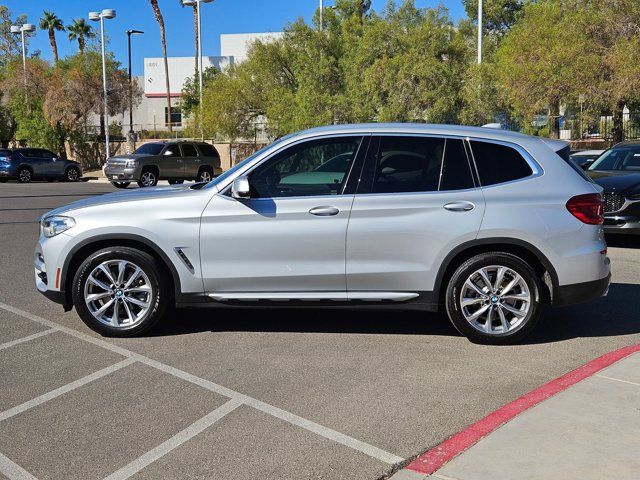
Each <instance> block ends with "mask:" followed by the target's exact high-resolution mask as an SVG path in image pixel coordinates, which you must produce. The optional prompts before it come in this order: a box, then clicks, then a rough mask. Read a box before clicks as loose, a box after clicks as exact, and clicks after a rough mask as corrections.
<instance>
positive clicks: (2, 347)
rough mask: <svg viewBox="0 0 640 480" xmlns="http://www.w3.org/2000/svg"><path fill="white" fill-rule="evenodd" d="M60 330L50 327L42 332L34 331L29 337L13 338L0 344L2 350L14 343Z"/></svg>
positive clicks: (17, 343)
mask: <svg viewBox="0 0 640 480" xmlns="http://www.w3.org/2000/svg"><path fill="white" fill-rule="evenodd" d="M57 331H58V330H57V329H55V328H50V329H49V330H44V331H42V332H38V333H34V334H33V335H29V336H27V337H22V338H18V339H17V340H12V341H10V342H7V343H3V344H2V345H0V350H4V349H5V348H9V347H13V346H14V345H20V344H21V343H24V342H28V341H30V340H35V339H36V338H40V337H44V336H45V335H49V334H50V333H53V332H57Z"/></svg>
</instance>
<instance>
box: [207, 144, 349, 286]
mask: <svg viewBox="0 0 640 480" xmlns="http://www.w3.org/2000/svg"><path fill="white" fill-rule="evenodd" d="M361 143H362V136H353V135H352V136H338V137H329V138H321V139H315V140H309V141H303V142H300V143H298V144H295V145H293V146H290V147H288V148H286V149H284V150H283V151H281V152H278V153H276V154H274V155H273V156H272V157H270V158H269V159H267V160H266V161H264V162H262V163H261V164H260V165H257V166H256V167H255V168H254V169H253V170H252V171H251V172H250V174H249V175H248V177H249V182H250V185H251V191H252V194H251V195H252V198H251V199H247V200H237V199H234V198H231V197H230V196H228V192H225V194H220V195H217V196H216V197H214V199H213V200H212V201H211V203H210V204H209V205H208V206H207V208H206V209H205V211H204V213H203V216H202V228H201V236H200V249H201V252H202V256H201V257H202V271H203V277H204V283H205V285H204V287H205V291H206V292H209V293H224V292H280V293H282V292H341V296H342V298H344V296H345V295H346V277H345V248H346V247H345V244H346V235H347V224H348V221H349V212H350V209H351V204H352V202H353V194H350V195H346V194H343V190H344V188H345V185H346V184H347V181H348V176H349V173H348V172H349V171H350V169H351V168H350V167H351V166H352V165H353V164H354V162H355V161H356V160H355V159H356V158H360V157H358V151H359V147H360V144H361ZM343 156H347V158H346V160H345V159H344V158H343ZM336 158H337V159H338V160H336Z"/></svg>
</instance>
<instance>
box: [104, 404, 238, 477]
mask: <svg viewBox="0 0 640 480" xmlns="http://www.w3.org/2000/svg"><path fill="white" fill-rule="evenodd" d="M241 405H243V402H242V401H240V400H238V399H236V398H232V399H231V400H229V401H228V402H227V403H225V404H223V405H221V406H220V407H218V408H216V409H215V410H214V411H212V412H211V413H209V414H207V415H205V416H204V417H202V418H201V419H200V420H197V421H195V422H194V423H192V424H191V425H189V426H188V427H187V428H185V429H184V430H182V431H181V432H178V433H177V434H175V435H174V436H173V437H171V438H170V439H168V440H167V441H165V442H162V443H161V444H160V445H158V446H157V447H155V448H153V449H152V450H149V451H148V452H147V453H145V454H143V455H141V456H140V457H138V458H137V459H135V460H134V461H132V462H130V463H129V464H127V465H125V466H124V467H122V468H121V469H119V470H117V471H116V472H114V473H112V474H111V475H109V476H108V477H106V478H105V480H126V479H127V478H129V477H131V476H133V475H135V474H136V473H138V472H139V471H140V470H142V469H143V468H145V467H147V466H148V465H151V464H152V463H153V462H155V461H156V460H159V459H160V458H162V457H163V456H165V455H166V454H167V453H169V452H171V451H172V450H175V449H176V448H178V447H179V446H180V445H182V444H183V443H184V442H186V441H188V440H190V439H192V438H193V437H195V436H196V435H198V434H199V433H200V432H202V431H204V430H205V429H207V428H209V427H210V426H211V425H213V424H214V423H216V422H217V421H218V420H220V419H222V418H223V417H225V416H226V415H228V414H229V413H231V412H233V411H234V410H235V409H236V408H238V407H239V406H241Z"/></svg>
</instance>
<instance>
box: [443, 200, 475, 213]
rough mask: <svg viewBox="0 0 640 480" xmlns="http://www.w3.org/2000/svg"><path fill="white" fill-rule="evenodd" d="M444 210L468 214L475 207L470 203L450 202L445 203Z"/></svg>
mask: <svg viewBox="0 0 640 480" xmlns="http://www.w3.org/2000/svg"><path fill="white" fill-rule="evenodd" d="M444 208H445V210H449V211H450V212H469V211H471V210H473V209H474V208H476V206H475V205H474V204H473V203H471V202H451V203H447V204H446V205H445V206H444Z"/></svg>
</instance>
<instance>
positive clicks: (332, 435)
mask: <svg viewBox="0 0 640 480" xmlns="http://www.w3.org/2000/svg"><path fill="white" fill-rule="evenodd" d="M0 308H1V309H3V310H6V311H8V312H12V313H15V314H16V315H19V316H21V317H24V318H27V319H30V320H33V321H34V322H37V323H41V324H42V325H46V326H48V327H51V328H54V329H57V330H59V331H61V332H65V333H67V334H69V335H72V336H74V337H76V338H79V339H81V340H84V341H86V342H89V343H93V344H94V345H98V346H100V347H102V348H105V349H107V350H110V351H112V352H115V353H119V354H120V355H124V356H125V357H130V358H132V359H135V360H137V361H138V362H140V363H144V364H145V365H148V366H150V367H154V368H156V369H158V370H160V371H162V372H165V373H168V374H170V375H173V376H175V377H178V378H181V379H183V380H186V381H188V382H190V383H193V384H195V385H199V386H201V387H203V388H206V389H207V390H210V391H212V392H216V393H218V394H220V395H224V396H226V397H229V398H233V399H236V400H239V401H240V402H242V403H245V404H247V405H249V406H251V407H253V408H255V409H257V410H260V411H262V412H265V413H267V414H269V415H272V416H274V417H277V418H280V419H281V420H284V421H286V422H288V423H291V424H292V425H296V426H297V427H300V428H303V429H305V430H307V431H310V432H313V433H315V434H316V435H320V436H322V437H324V438H327V439H329V440H332V441H334V442H336V443H339V444H341V445H344V446H346V447H349V448H352V449H354V450H357V451H359V452H362V453H364V454H365V455H368V456H369V457H372V458H375V459H377V460H379V461H381V462H384V463H387V464H391V465H393V464H395V463H398V462H401V461H403V460H404V459H403V458H402V457H399V456H397V455H394V454H393V453H390V452H387V451H385V450H382V449H380V448H378V447H374V446H373V445H370V444H368V443H365V442H362V441H360V440H357V439H355V438H353V437H350V436H348V435H345V434H343V433H340V432H338V431H336V430H332V429H330V428H327V427H325V426H323V425H320V424H318V423H315V422H313V421H311V420H307V419H305V418H302V417H299V416H298V415H295V414H293V413H291V412H288V411H286V410H282V409H280V408H277V407H274V406H273V405H270V404H268V403H265V402H263V401H261V400H258V399H256V398H253V397H249V396H248V395H245V394H243V393H240V392H236V391H234V390H231V389H230V388H227V387H223V386H222V385H218V384H217V383H214V382H211V381H209V380H205V379H204V378H200V377H197V376H195V375H193V374H190V373H187V372H185V371H184V370H180V369H178V368H175V367H172V366H170V365H166V364H164V363H161V362H158V361H156V360H153V359H151V358H149V357H145V356H144V355H140V354H138V353H135V352H133V351H131V350H127V349H126V348H122V347H118V346H116V345H113V344H111V343H109V342H107V341H105V340H102V339H100V338H95V337H92V336H90V335H87V334H84V333H81V332H78V331H77V330H73V329H71V328H67V327H64V326H62V325H59V324H57V323H55V322H52V321H50V320H47V319H45V318H42V317H39V316H37V315H33V314H32V313H29V312H26V311H24V310H21V309H19V308H16V307H13V306H11V305H7V304H6V303H2V302H0Z"/></svg>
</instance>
